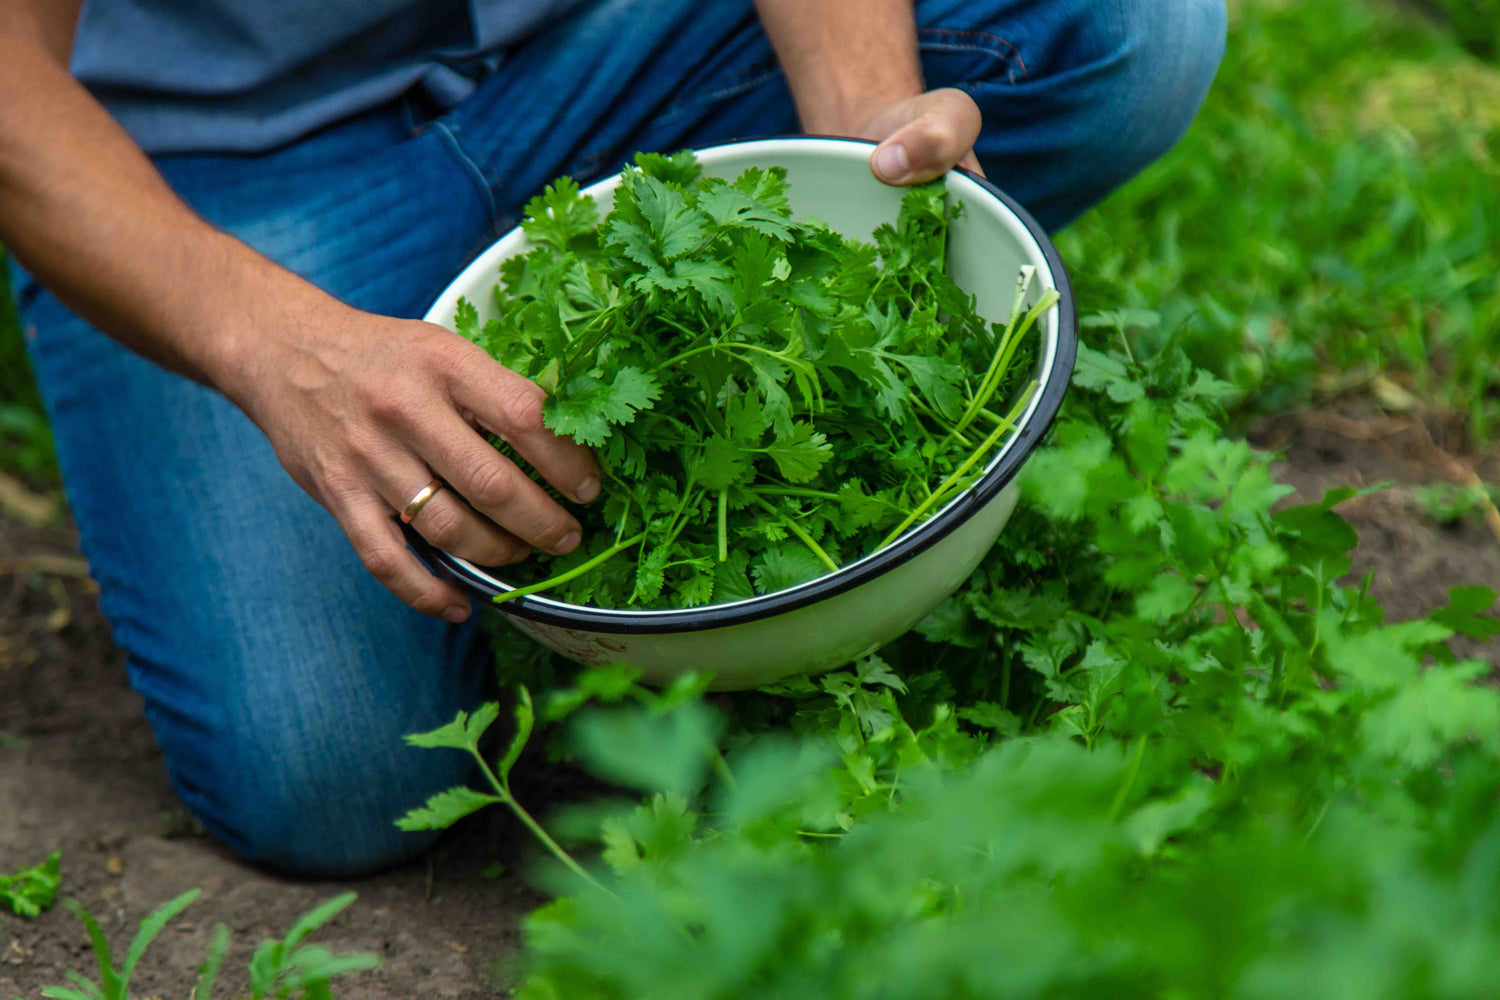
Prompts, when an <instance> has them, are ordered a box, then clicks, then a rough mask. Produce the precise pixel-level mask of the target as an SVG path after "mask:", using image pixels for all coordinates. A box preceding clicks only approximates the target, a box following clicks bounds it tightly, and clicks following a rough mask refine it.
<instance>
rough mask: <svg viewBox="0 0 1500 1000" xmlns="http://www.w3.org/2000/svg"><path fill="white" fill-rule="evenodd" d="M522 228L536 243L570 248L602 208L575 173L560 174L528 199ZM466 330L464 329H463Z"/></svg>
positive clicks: (595, 221) (590, 227) (588, 230)
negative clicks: (569, 175) (570, 175)
mask: <svg viewBox="0 0 1500 1000" xmlns="http://www.w3.org/2000/svg"><path fill="white" fill-rule="evenodd" d="M525 212H526V216H527V218H526V220H525V221H524V222H522V223H521V231H522V232H524V233H525V234H526V236H527V237H528V238H529V239H530V240H531V241H532V242H533V243H540V244H543V245H545V246H549V247H552V248H553V249H555V250H557V251H559V252H566V251H567V250H568V249H569V248H570V247H571V246H572V245H573V242H574V241H575V240H577V239H578V238H579V237H582V236H585V235H588V234H591V233H593V232H594V230H595V228H596V227H597V226H598V225H599V210H598V208H597V207H596V206H595V205H594V199H593V197H592V196H590V195H585V194H581V193H580V192H579V188H578V184H577V182H576V181H574V180H573V179H572V178H571V177H559V178H558V179H557V180H555V181H553V182H552V183H551V184H549V185H547V187H546V188H545V189H544V190H543V191H542V193H541V194H539V195H536V196H534V197H533V198H532V199H531V200H530V201H528V202H527V203H526V208H525ZM460 332H462V331H460Z"/></svg>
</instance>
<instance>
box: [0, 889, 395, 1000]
mask: <svg viewBox="0 0 1500 1000" xmlns="http://www.w3.org/2000/svg"><path fill="white" fill-rule="evenodd" d="M199 895H200V891H199V890H197V889H193V890H190V891H188V892H185V893H183V894H182V895H180V896H178V897H177V898H176V899H173V900H171V901H170V902H168V903H166V904H164V905H163V906H162V907H161V908H160V909H158V910H157V911H156V912H155V913H152V914H151V915H150V916H149V917H147V918H146V919H145V920H143V921H141V926H140V929H139V930H138V931H137V932H136V935H135V938H134V940H132V941H131V943H130V948H129V950H128V951H127V952H126V955H125V961H124V962H123V963H122V964H116V962H115V957H114V953H113V951H112V950H111V949H110V946H109V939H108V938H106V937H105V936H104V930H103V929H102V928H101V927H100V926H99V922H98V921H97V920H95V919H94V916H93V914H91V913H89V911H88V910H86V909H84V908H83V907H82V906H80V905H79V904H78V903H76V902H75V901H73V900H71V899H70V900H67V901H66V903H65V905H66V906H67V907H68V909H70V910H72V911H73V913H74V914H76V915H77V916H78V918H79V919H80V920H82V921H83V925H84V928H85V929H86V930H87V931H88V935H89V944H90V945H91V946H92V948H93V952H94V959H95V961H96V962H97V963H98V966H99V981H98V982H97V983H95V982H92V981H90V980H88V979H86V978H84V977H83V976H81V975H79V974H78V973H76V972H69V973H68V974H67V975H68V979H69V980H70V981H71V982H72V983H73V985H72V986H49V987H47V988H46V989H44V990H42V996H44V997H52V998H54V1000H130V980H131V978H132V977H133V976H134V975H135V971H136V969H137V967H138V966H139V965H140V962H141V959H142V958H143V957H145V954H146V949H148V948H149V947H150V946H151V943H152V942H153V941H155V940H156V938H157V937H158V936H159V935H160V934H161V933H162V931H164V930H166V928H167V926H168V925H169V924H170V923H171V922H172V921H173V920H176V919H177V917H178V916H180V915H181V913H182V911H183V910H186V909H187V908H188V907H189V906H191V905H192V904H193V902H194V901H195V900H196V899H197V898H198V896H199ZM357 898H358V897H357V895H356V894H355V893H352V892H346V893H344V894H343V895H340V896H335V897H334V898H333V899H330V900H328V901H327V902H326V903H322V904H320V905H319V906H316V907H314V908H313V909H311V910H309V911H308V912H307V913H305V914H303V915H302V917H300V918H299V919H298V920H297V922H296V923H295V924H293V925H292V929H291V930H289V931H287V933H286V936H285V937H283V938H282V939H281V940H279V941H277V940H267V941H262V942H261V943H260V946H259V947H258V948H256V949H255V953H254V955H253V956H252V957H251V959H250V969H249V981H250V990H249V993H248V994H246V993H245V992H244V991H239V992H237V993H235V994H234V995H235V996H237V997H245V996H248V997H249V998H250V1000H287V998H290V997H300V998H302V1000H332V998H333V990H332V987H331V986H330V985H329V983H330V982H331V981H332V980H333V979H335V978H336V977H338V976H343V975H347V974H349V973H351V972H362V971H364V970H366V969H373V968H375V967H376V966H378V965H379V964H380V958H379V956H377V955H371V954H366V953H356V954H349V955H335V954H333V953H332V952H331V951H329V950H328V949H327V948H324V947H323V946H321V945H313V944H304V943H303V942H304V941H305V940H306V939H307V937H308V936H309V935H311V934H312V933H313V932H314V931H316V930H317V929H318V928H320V927H322V926H323V925H324V924H326V923H328V921H330V920H332V919H333V918H334V917H336V916H338V915H339V914H340V913H341V912H343V911H344V909H345V908H346V907H348V906H349V904H351V903H353V902H354V901H355V899H357ZM228 950H229V928H228V927H226V926H225V925H223V924H219V925H218V926H217V927H215V928H214V935H213V938H212V939H210V941H209V945H208V953H207V955H206V956H205V957H204V960H203V964H202V965H201V966H200V967H199V969H198V979H197V982H196V983H195V984H194V986H193V990H192V994H191V995H190V996H189V997H188V1000H212V997H213V995H214V987H215V985H216V984H217V983H218V979H219V970H220V967H221V966H222V965H223V963H224V955H225V953H226V952H227V951H228ZM18 1000H19V998H18Z"/></svg>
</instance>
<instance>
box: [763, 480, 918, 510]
mask: <svg viewBox="0 0 1500 1000" xmlns="http://www.w3.org/2000/svg"><path fill="white" fill-rule="evenodd" d="M750 490H751V492H752V493H758V494H760V495H761V496H768V497H777V496H782V497H807V498H808V499H810V500H833V501H835V502H837V503H843V502H844V499H845V498H844V497H843V496H841V495H839V494H837V493H830V492H829V491H828V490H811V489H806V488H804V487H800V486H777V485H775V484H774V483H773V484H772V485H770V486H752V487H750ZM861 499H866V500H874V501H875V502H876V503H881V504H885V505H886V506H887V507H889V508H890V509H891V510H894V511H895V512H896V513H898V514H901V515H903V516H905V515H906V514H907V513H908V511H907V509H906V508H905V507H903V506H901V505H900V504H899V503H894V502H892V501H890V500H887V499H886V498H885V497H883V496H881V495H880V494H878V493H869V494H865V495H864V496H863V497H862V498H861Z"/></svg>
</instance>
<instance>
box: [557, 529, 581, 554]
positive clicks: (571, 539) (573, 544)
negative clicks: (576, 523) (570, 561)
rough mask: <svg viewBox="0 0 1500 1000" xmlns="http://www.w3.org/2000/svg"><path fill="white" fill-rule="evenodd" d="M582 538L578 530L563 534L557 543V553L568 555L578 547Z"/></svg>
mask: <svg viewBox="0 0 1500 1000" xmlns="http://www.w3.org/2000/svg"><path fill="white" fill-rule="evenodd" d="M580 540H581V536H580V535H579V534H578V532H576V531H570V532H568V533H567V534H566V535H563V536H562V541H560V542H558V543H557V554H558V555H567V554H568V553H569V552H572V551H573V550H574V549H576V548H578V543H579V541H580Z"/></svg>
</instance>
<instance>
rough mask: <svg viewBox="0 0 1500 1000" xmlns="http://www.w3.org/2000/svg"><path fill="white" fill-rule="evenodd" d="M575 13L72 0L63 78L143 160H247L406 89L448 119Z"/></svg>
mask: <svg viewBox="0 0 1500 1000" xmlns="http://www.w3.org/2000/svg"><path fill="white" fill-rule="evenodd" d="M579 2H580V0H84V4H83V9H82V12H81V14H80V17H79V24H78V33H77V37H76V41H75V43H74V49H73V64H72V69H73V75H74V76H75V77H77V78H78V80H79V81H80V82H82V83H83V84H84V85H85V86H87V87H88V88H89V90H90V91H91V92H92V93H93V94H94V96H95V97H97V98H98V99H99V100H100V101H101V102H102V103H103V104H104V106H105V107H106V108H108V109H109V111H110V113H111V114H112V115H114V117H115V118H116V120H118V121H119V122H120V124H121V125H123V126H124V127H125V130H126V131H127V132H129V133H130V134H131V136H133V137H134V138H135V140H136V141H137V142H138V143H140V144H141V146H142V147H144V148H145V149H146V151H147V152H150V153H177V152H256V151H260V150H266V149H270V148H273V147H275V146H278V145H281V144H283V143H286V142H290V141H291V140H293V139H296V138H298V137H300V136H303V135H306V134H307V133H308V132H311V131H313V130H314V129H317V128H319V127H321V126H324V125H328V124H330V123H332V122H335V121H338V120H340V119H343V118H347V117H349V116H350V115H354V114H358V113H359V112H361V111H365V110H368V109H369V108H372V107H375V106H376V105H378V104H381V103H384V102H385V101H388V100H390V99H392V98H394V97H396V96H398V95H400V94H402V93H404V92H405V91H407V90H408V89H409V88H412V87H419V88H421V89H422V90H423V91H424V92H425V93H426V94H427V96H428V97H430V98H431V99H432V100H433V101H435V102H436V103H437V104H438V105H439V106H442V107H451V106H452V105H454V104H456V103H458V102H459V101H461V100H463V98H464V97H466V96H468V94H469V93H470V92H472V91H473V89H474V87H475V86H476V82H477V81H478V80H479V79H481V78H482V77H483V76H484V74H485V73H487V72H491V71H493V70H494V69H495V67H497V66H498V65H499V62H500V60H501V59H503V58H504V49H505V47H506V46H507V45H511V44H514V43H516V42H518V41H520V40H521V39H523V38H525V37H527V36H528V35H531V34H534V33H535V32H537V31H538V30H540V29H541V28H542V27H544V26H545V25H546V24H547V23H548V21H549V20H550V19H553V18H554V17H555V16H556V15H559V14H561V13H563V12H565V11H566V10H568V9H569V8H572V7H576V6H578V4H579Z"/></svg>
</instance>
